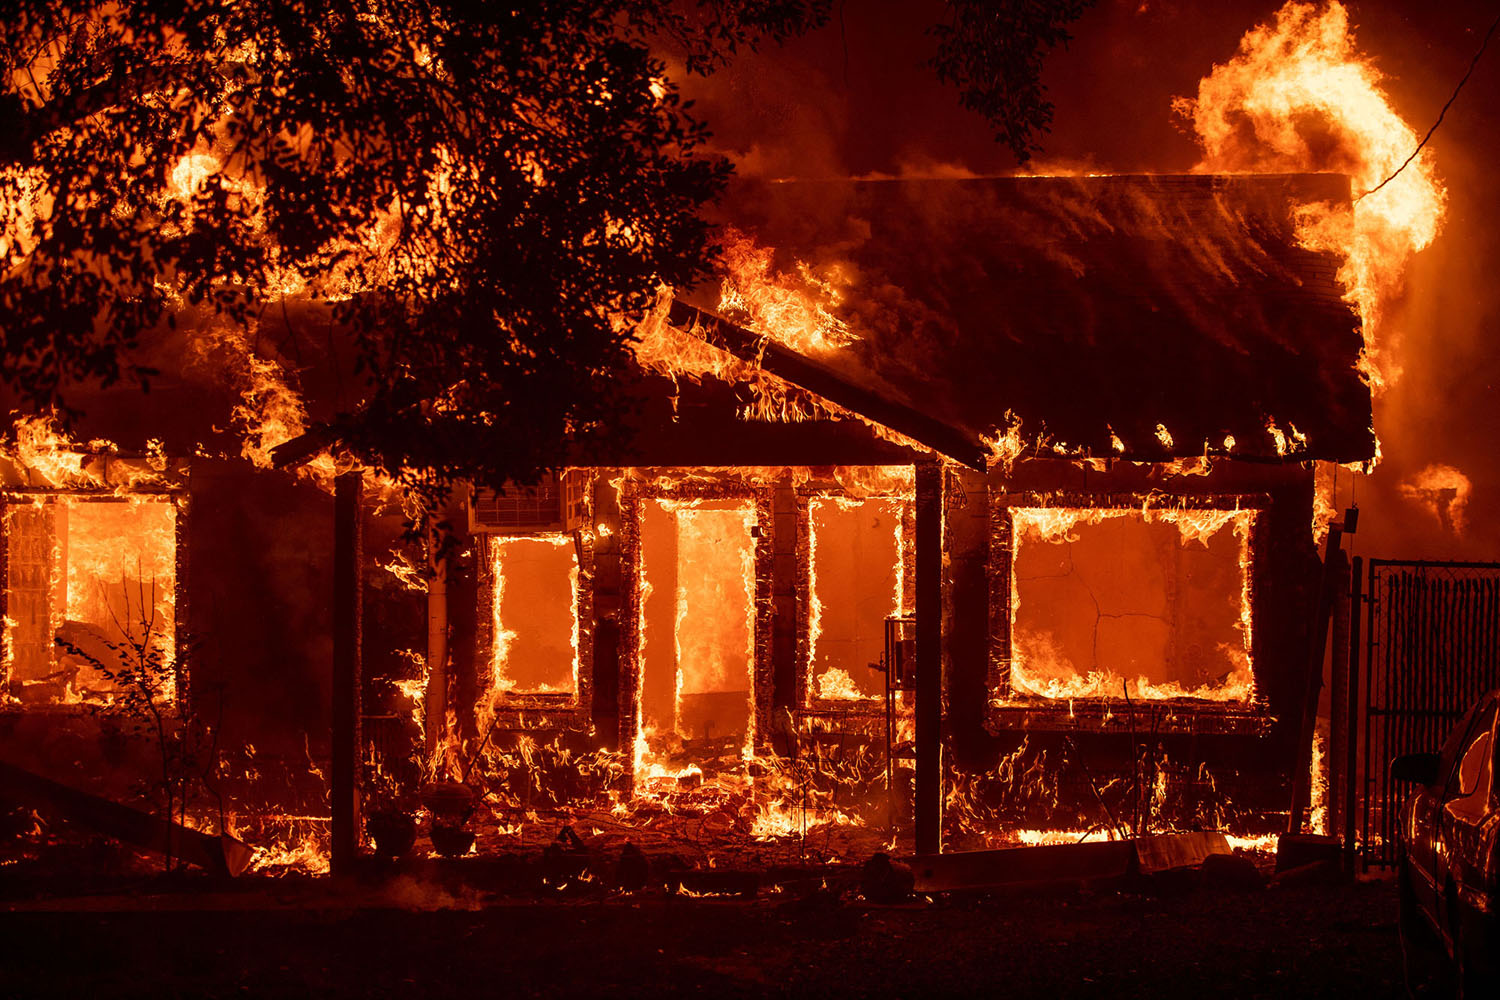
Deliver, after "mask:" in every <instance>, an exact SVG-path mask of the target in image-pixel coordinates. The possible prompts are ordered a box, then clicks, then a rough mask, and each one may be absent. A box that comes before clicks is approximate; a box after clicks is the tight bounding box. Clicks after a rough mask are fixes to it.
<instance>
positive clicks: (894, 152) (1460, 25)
mask: <svg viewBox="0 0 1500 1000" xmlns="http://www.w3.org/2000/svg"><path fill="white" fill-rule="evenodd" d="M1346 6H1347V7H1348V9H1349V12H1350V19H1351V21H1352V23H1353V25H1354V29H1355V37H1356V39H1357V40H1358V44H1359V47H1360V49H1361V50H1362V51H1364V52H1367V53H1369V54H1370V55H1372V56H1373V57H1374V59H1375V61H1376V64H1377V66H1378V67H1379V68H1380V69H1381V70H1382V71H1383V72H1384V73H1385V74H1386V75H1387V77H1388V79H1387V80H1386V84H1385V85H1386V88H1387V91H1388V93H1389V94H1390V95H1391V98H1392V100H1393V102H1394V105H1395V107H1396V110H1397V111H1398V112H1399V113H1400V114H1401V115H1402V116H1403V117H1404V118H1405V119H1406V120H1407V121H1408V123H1409V124H1411V125H1412V127H1413V128H1414V129H1415V130H1416V131H1417V132H1418V134H1422V133H1425V132H1426V130H1427V128H1428V127H1429V126H1430V125H1431V123H1432V121H1433V120H1434V118H1435V117H1436V115H1437V112H1438V110H1439V109H1440V108H1441V107H1442V104H1443V102H1444V101H1445V100H1446V99H1447V97H1448V95H1449V93H1450V92H1451V90H1452V88H1453V86H1454V84H1456V83H1457V81H1458V79H1459V78H1460V76H1462V74H1463V71H1464V69H1465V68H1466V67H1467V65H1468V62H1469V59H1470V58H1471V57H1472V55H1473V53H1474V50H1475V49H1476V48H1477V46H1478V43H1479V39H1480V38H1481V37H1482V36H1483V34H1484V31H1485V29H1486V28H1487V27H1488V26H1489V23H1490V21H1491V19H1492V18H1493V17H1494V16H1495V13H1496V6H1495V4H1494V3H1493V2H1491V3H1485V2H1480V0H1457V2H1451V3H1441V4H1436V3H1430V2H1426V3H1417V2H1385V3H1376V2H1363V3H1362V2H1358V0H1352V2H1349V3H1348V4H1347V5H1346ZM1279 7H1280V4H1279V3H1274V2H1246V0H1227V2H1226V0H1215V2H1214V3H1198V2H1187V0H1100V2H1099V3H1098V4H1097V5H1096V6H1095V8H1094V9H1092V10H1090V11H1088V12H1087V13H1085V14H1084V16H1083V18H1082V19H1081V20H1080V21H1078V22H1077V23H1076V24H1075V25H1074V28H1073V34H1074V40H1073V42H1072V44H1071V45H1070V46H1069V48H1068V49H1067V50H1066V51H1059V52H1057V53H1054V54H1053V56H1052V57H1051V58H1050V59H1049V61H1048V64H1047V69H1046V73H1045V76H1044V79H1045V81H1046V83H1047V86H1048V88H1049V91H1050V95H1049V96H1050V97H1051V99H1052V100H1053V101H1054V103H1055V104H1056V121H1055V122H1054V126H1053V130H1052V134H1051V135H1050V136H1049V137H1047V138H1046V139H1045V140H1044V146H1045V149H1044V152H1043V153H1042V154H1041V155H1040V156H1039V157H1038V162H1037V164H1036V168H1037V169H1039V170H1042V171H1045V169H1046V167H1047V166H1048V164H1053V165H1056V166H1057V167H1071V168H1079V167H1083V168H1087V169H1090V170H1094V171H1100V172H1131V171H1148V172H1172V171H1185V170H1188V169H1191V168H1192V166H1193V165H1194V164H1195V163H1196V162H1197V160H1198V149H1197V147H1196V145H1195V143H1194V141H1193V138H1192V136H1191V134H1190V133H1189V132H1188V131H1186V130H1184V128H1183V126H1182V124H1181V123H1180V122H1179V121H1178V120H1177V119H1176V118H1175V116H1174V115H1173V114H1172V111H1171V107H1170V105H1171V100H1172V98H1173V97H1175V96H1179V95H1182V96H1192V95H1193V94H1195V93H1196V91H1197V85H1198V81H1199V79H1200V78H1201V77H1202V76H1204V75H1205V74H1207V73H1208V72H1209V70H1210V69H1211V68H1212V66H1213V65H1214V63H1216V62H1224V61H1226V60H1228V59H1229V58H1230V57H1231V56H1232V55H1233V54H1234V52H1235V49H1236V47H1237V45H1238V42H1239V39H1240V37H1241V36H1242V35H1243V34H1244V33H1245V31H1246V30H1248V29H1249V28H1251V27H1252V26H1254V25H1256V24H1258V23H1261V22H1263V21H1266V20H1268V19H1270V18H1271V16H1272V15H1273V14H1274V12H1275V11H1276V10H1277V9H1278V8H1279ZM941 14H942V4H941V3H898V2H893V0H867V2H864V3H846V4H844V5H842V6H841V7H840V6H836V7H835V16H834V18H833V21H832V23H831V24H830V25H829V26H828V27H826V28H824V29H822V30H820V31H818V32H816V33H814V34H812V35H809V36H807V37H805V38H802V39H799V40H797V41H796V42H794V43H792V44H791V45H789V46H787V47H786V48H784V49H780V50H771V51H767V52H764V53H760V54H758V55H754V56H748V57H746V58H743V59H742V60H740V61H739V62H737V63H736V64H735V65H734V66H733V67H731V68H730V69H729V70H727V71H725V72H724V73H722V74H720V75H719V76H717V77H715V78H713V79H712V80H711V81H708V82H707V83H706V84H704V83H701V82H693V81H690V82H689V84H688V86H687V87H686V88H685V89H686V90H687V91H688V93H689V96H692V97H695V98H697V99H698V108H699V111H700V112H701V114H702V115H703V117H705V118H706V119H707V120H708V122H709V124H710V126H711V127H712V129H713V132H714V134H715V143H716V145H717V146H718V147H719V148H720V149H721V150H723V151H724V152H726V153H728V154H729V155H731V156H732V157H733V158H734V159H735V161H736V162H737V164H738V165H739V171H740V173H741V174H746V175H765V176H773V177H828V176H850V175H860V174H867V173H885V174H901V173H910V174H923V175H940V174H941V173H942V172H944V170H945V169H949V168H960V169H963V170H967V171H972V172H975V173H1006V172H1010V171H1012V170H1013V169H1014V162H1013V161H1012V160H1011V159H1010V157H1009V154H1008V153H1007V152H1006V150H1005V149H1003V148H1002V147H1000V146H998V145H996V144H995V143H994V142H993V141H992V140H991V138H990V133H989V131H988V129H987V127H986V125H985V123H984V122H983V121H982V120H981V119H980V118H978V117H977V116H975V115H972V114H969V113H967V112H965V111H963V110H962V109H961V108H959V107H958V104H957V97H956V92H954V91H952V90H949V89H946V88H944V87H942V86H940V85H939V84H938V83H937V81H936V79H935V78H934V77H933V75H932V74H931V72H930V71H929V70H927V69H925V68H924V67H923V65H922V63H923V62H924V61H925V60H926V59H927V58H928V57H929V56H930V55H931V53H932V50H933V42H932V40H931V39H929V38H927V37H926V36H925V34H924V31H925V28H926V27H927V26H928V25H929V24H931V23H932V22H933V21H935V20H936V19H937V18H939V17H940V16H941ZM1497 134H1500V40H1497V41H1496V42H1495V43H1493V48H1492V49H1491V50H1490V51H1489V52H1488V53H1486V55H1485V57H1484V59H1483V60H1482V61H1481V62H1480V64H1479V67H1478V68H1477V69H1476V70H1475V72H1474V75H1473V77H1472V78H1471V79H1470V81H1469V83H1468V84H1467V85H1466V87H1465V89H1464V92H1463V93H1462V95H1461V96H1460V97H1459V99H1458V101H1457V103H1456V104H1455V105H1454V107H1453V108H1452V109H1451V110H1450V111H1449V113H1448V116H1447V119H1446V120H1445V121H1444V123H1443V126H1442V127H1441V128H1440V129H1439V130H1438V132H1437V135H1436V136H1435V137H1434V139H1433V140H1432V143H1431V144H1430V147H1429V148H1431V149H1432V150H1433V153H1434V156H1435V158H1436V163H1437V170H1438V174H1439V177H1440V178H1441V180H1442V181H1443V183H1444V184H1445V185H1446V186H1447V189H1448V195H1449V206H1448V214H1447V217H1446V221H1445V224H1444V227H1443V230H1442V232H1441V233H1440V235H1439V236H1438V238H1437V241H1436V242H1435V243H1434V244H1433V245H1432V246H1431V247H1430V248H1429V249H1427V250H1426V251H1424V252H1423V253H1422V254H1420V255H1418V257H1417V258H1416V260H1415V262H1414V264H1413V266H1412V267H1411V269H1410V271H1409V273H1408V278H1407V289H1406V294H1405V297H1404V300H1403V301H1402V302H1401V303H1400V304H1399V305H1398V306H1397V308H1396V309H1395V310H1394V312H1393V314H1392V316H1391V319H1390V322H1391V323H1392V324H1393V325H1394V326H1397V327H1399V328H1400V330H1401V333H1402V335H1403V338H1404V343H1405V345H1406V346H1405V348H1404V349H1403V351H1402V361H1403V363H1404V367H1405V374H1404V376H1403V378H1402V379H1401V381H1400V382H1399V383H1398V384H1397V385H1396V386H1395V388H1394V389H1392V390H1390V391H1389V392H1388V393H1387V394H1386V396H1385V398H1384V399H1383V400H1381V401H1379V402H1377V415H1376V428H1377V430H1378V431H1379V433H1380V436H1381V438H1382V441H1383V443H1384V453H1385V463H1384V464H1383V466H1382V467H1381V469H1380V470H1379V471H1378V472H1377V473H1376V475H1375V476H1374V477H1371V478H1364V477H1361V478H1360V479H1359V481H1358V482H1357V483H1355V484H1353V485H1352V488H1353V489H1354V490H1356V491H1357V499H1358V501H1359V503H1360V506H1361V508H1362V510H1363V513H1364V518H1363V520H1362V522H1361V534H1360V537H1359V538H1358V539H1357V540H1356V543H1355V551H1356V552H1362V553H1364V554H1367V555H1380V556H1385V557H1415V556H1420V557H1432V558H1476V559H1478V558H1483V559H1500V524H1493V523H1491V521H1492V520H1493V515H1494V514H1496V513H1500V460H1497V459H1496V457H1495V452H1496V439H1497V431H1500V426H1497V425H1500V399H1497V394H1496V385H1497V384H1500V354H1497V352H1496V350H1495V349H1494V347H1493V346H1492V345H1494V344H1495V343H1496V340H1497V334H1500V282H1496V281H1495V280H1493V278H1492V277H1491V274H1492V272H1493V270H1494V267H1495V263H1496V262H1497V260H1500V252H1497V251H1500V236H1497V234H1496V232H1495V229H1494V227H1493V226H1491V225H1488V224H1487V223H1488V221H1489V220H1491V219H1495V218H1497V217H1500V179H1497V177H1496V173H1495V171H1493V170H1492V169H1491V163H1490V158H1491V156H1492V155H1493V154H1494V152H1495V151H1496V150H1495V147H1496V144H1497V143H1496V139H1495V136H1496V135H1497ZM1433 462H1441V463H1446V464H1450V465H1454V466H1457V467H1458V468H1460V469H1462V470H1463V471H1464V472H1465V473H1466V474H1467V475H1468V476H1469V478H1470V479H1471V480H1472V482H1473V494H1472V496H1471V499H1470V502H1469V505H1468V511H1467V520H1468V527H1467V530H1466V531H1465V533H1464V534H1463V535H1461V536H1455V535H1454V534H1452V533H1450V532H1447V531H1445V530H1444V529H1442V528H1441V527H1440V526H1439V525H1438V522H1437V520H1436V519H1435V518H1434V517H1432V516H1431V515H1430V514H1428V513H1427V512H1425V511H1424V510H1423V509H1422V508H1421V507H1419V506H1418V505H1416V504H1414V503H1412V502H1410V501H1408V500H1405V499H1403V498H1402V497H1401V496H1400V494H1399V492H1398V490H1397V489H1396V485H1397V483H1399V482H1400V480H1401V479H1403V478H1405V477H1408V476H1410V475H1411V474H1412V473H1413V472H1415V471H1416V470H1418V469H1421V468H1422V467H1424V466H1426V465H1427V464H1429V463H1433ZM1352 478H1353V477H1352V476H1350V475H1348V474H1346V473H1342V472H1341V473H1340V503H1345V504H1346V503H1347V502H1348V501H1349V498H1350V489H1351V479H1352Z"/></svg>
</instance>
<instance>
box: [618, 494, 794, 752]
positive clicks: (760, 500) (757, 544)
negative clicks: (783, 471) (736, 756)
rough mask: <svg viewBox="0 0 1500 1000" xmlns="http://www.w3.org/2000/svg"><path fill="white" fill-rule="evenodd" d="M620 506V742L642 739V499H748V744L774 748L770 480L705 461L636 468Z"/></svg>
mask: <svg viewBox="0 0 1500 1000" xmlns="http://www.w3.org/2000/svg"><path fill="white" fill-rule="evenodd" d="M618 488H619V505H620V583H621V591H622V593H621V601H620V658H619V684H620V690H619V713H620V720H619V724H620V746H622V747H630V746H637V737H638V736H639V735H640V720H641V702H640V698H641V673H642V668H643V663H642V656H641V652H642V648H643V647H642V642H641V632H642V626H643V622H644V611H645V602H644V600H643V588H642V586H641V583H642V579H643V575H644V573H645V567H644V565H643V559H642V553H641V523H642V517H643V515H644V511H643V510H642V507H643V505H644V504H646V503H648V502H651V501H657V500H667V501H686V502H691V501H709V502H712V501H729V502H740V503H748V504H749V505H751V506H752V507H753V509H754V512H755V523H754V525H753V526H752V528H751V539H752V541H753V542H754V546H753V548H754V565H755V580H754V590H753V599H752V601H753V605H754V609H755V616H754V662H753V663H752V664H751V679H752V683H753V685H754V688H755V690H754V698H753V702H754V714H753V716H752V718H751V725H752V728H753V730H754V731H753V733H752V734H751V736H750V739H749V741H748V742H749V743H750V744H751V745H753V746H754V748H755V749H756V751H757V752H763V751H765V750H767V749H769V747H770V739H771V731H772V728H771V720H773V718H774V715H773V711H772V698H773V691H774V683H775V677H774V664H773V658H772V652H771V646H772V627H773V608H774V597H773V590H772V585H773V584H772V564H773V545H772V530H771V525H772V524H773V520H772V496H773V493H774V487H773V486H772V485H771V484H770V483H760V482H749V481H746V479H745V477H744V475H743V474H742V473H739V472H737V471H735V470H715V469H703V468H672V469H631V470H628V472H627V474H626V475H625V477H624V478H623V479H622V480H621V481H620V482H619V487H618Z"/></svg>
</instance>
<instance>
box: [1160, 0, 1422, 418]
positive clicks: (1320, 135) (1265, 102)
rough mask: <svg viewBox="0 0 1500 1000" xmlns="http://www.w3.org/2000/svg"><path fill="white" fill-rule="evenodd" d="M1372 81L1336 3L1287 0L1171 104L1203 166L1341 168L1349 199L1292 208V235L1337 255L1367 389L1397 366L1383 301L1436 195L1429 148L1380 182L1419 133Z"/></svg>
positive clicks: (1416, 243) (1398, 280)
mask: <svg viewBox="0 0 1500 1000" xmlns="http://www.w3.org/2000/svg"><path fill="white" fill-rule="evenodd" d="M1382 80H1383V77H1382V74H1381V73H1380V71H1379V70H1378V69H1376V68H1375V65H1374V63H1373V62H1372V61H1371V60H1370V58H1369V57H1368V56H1365V55H1364V54H1363V53H1361V52H1360V51H1359V50H1358V49H1357V48H1356V46H1355V43H1354V36H1353V34H1352V32H1351V29H1350V25H1349V14H1348V11H1347V10H1345V8H1344V6H1343V4H1341V3H1338V2H1336V0H1334V2H1330V3H1328V4H1326V5H1324V6H1321V7H1319V6H1315V5H1313V4H1308V3H1288V4H1286V5H1285V6H1284V7H1282V8H1281V9H1280V10H1279V11H1278V12H1277V13H1276V17H1275V20H1274V21H1273V22H1271V23H1268V24H1262V25H1260V26H1258V27H1256V28H1254V29H1253V30H1251V31H1250V32H1249V33H1248V34H1246V35H1245V37H1244V38H1243V39H1242V40H1241V42H1240V48H1239V52H1238V53H1237V54H1236V55H1235V57H1234V58H1233V59H1231V60H1230V61H1229V62H1227V63H1225V64H1223V65H1220V66H1215V67H1214V69H1213V72H1211V73H1210V74H1209V75H1208V76H1206V77H1204V78H1203V80H1202V81H1201V82H1200V83H1199V86H1198V96H1197V98H1196V99H1192V100H1189V99H1184V98H1179V99H1178V101H1177V102H1176V104H1175V106H1176V109H1177V110H1178V112H1179V113H1181V114H1182V115H1184V116H1185V117H1187V118H1189V119H1190V120H1191V121H1192V124H1193V128H1194V130H1195V131H1196V132H1197V134H1198V139H1199V142H1200V143H1201V144H1202V146H1203V151H1204V157H1203V162H1202V163H1201V164H1200V165H1199V168H1198V169H1200V170H1202V171H1206V172H1212V173H1235V172H1247V171H1256V172H1264V171H1269V172H1278V171H1285V172H1294V171H1295V172H1303V171H1334V172H1338V173H1345V174H1348V175H1349V176H1350V177H1351V179H1352V181H1353V185H1354V192H1355V194H1356V196H1358V197H1357V199H1356V200H1355V202H1354V204H1353V206H1352V207H1344V208H1334V207H1332V206H1329V205H1323V204H1314V205H1303V206H1301V207H1300V208H1299V209H1298V210H1297V226H1298V235H1299V238H1300V240H1301V242H1302V243H1303V245H1305V246H1307V247H1309V248H1310V249H1316V250H1328V251H1334V252H1337V253H1340V254H1342V255H1343V256H1344V258H1345V263H1344V265H1343V267H1342V268H1341V269H1340V271H1339V279H1340V281H1341V282H1342V283H1343V285H1344V288H1345V292H1346V298H1347V299H1348V300H1349V301H1350V302H1351V303H1353V304H1355V306H1356V307H1357V308H1358V311H1359V315H1360V318H1361V320H1363V327H1364V335H1365V350H1364V355H1363V357H1362V358H1361V361H1360V371H1361V373H1362V374H1363V375H1364V376H1365V378H1366V379H1367V380H1368V381H1369V383H1370V385H1371V387H1372V388H1373V389H1375V390H1376V391H1379V390H1380V389H1381V388H1382V387H1383V386H1385V385H1388V384H1390V383H1392V382H1394V381H1395V380H1396V379H1397V378H1398V377H1399V376H1400V373H1401V366H1400V364H1399V362H1398V360H1397V358H1396V349H1397V347H1398V343H1397V338H1396V336H1395V334H1394V333H1393V332H1392V331H1389V330H1387V329H1385V326H1384V323H1383V318H1384V316H1383V314H1384V306H1385V305H1386V304H1387V303H1388V302H1389V301H1390V299H1391V297H1392V296H1393V295H1395V294H1396V293H1398V292H1399V291H1400V288H1401V284H1402V277H1403V274H1404V272H1405V269H1406V266H1407V264H1408V263H1409V262H1410V260H1411V257H1412V255H1413V254H1415V253H1416V252H1417V251H1419V250H1421V249H1423V248H1424V247H1426V246H1427V245H1428V244H1430V243H1431V242H1432V240H1433V238H1434V237H1435V236H1436V235H1437V232H1438V227H1439V225H1440V223H1441V220H1442V216H1443V210H1444V203H1445V200H1446V195H1445V192H1444V189H1443V186H1442V184H1441V183H1440V182H1439V181H1438V179H1437V174H1436V170H1435V168H1434V166H1433V157H1432V154H1431V153H1430V152H1429V151H1428V150H1423V151H1422V153H1421V154H1419V155H1418V156H1417V157H1416V159H1414V160H1413V161H1412V162H1411V164H1410V165H1409V166H1407V167H1406V169H1404V170H1402V171H1401V172H1400V174H1399V175H1397V176H1395V178H1394V179H1392V180H1390V181H1389V183H1385V184H1384V186H1383V187H1381V186H1380V185H1381V184H1382V183H1383V182H1385V181H1386V179H1387V178H1388V177H1391V175H1392V174H1394V173H1395V172H1396V170H1397V168H1399V167H1400V166H1401V164H1402V163H1403V162H1404V161H1405V160H1406V158H1407V157H1408V156H1410V155H1411V153H1412V151H1413V150H1415V149H1416V148H1417V144H1418V142H1419V139H1420V137H1419V136H1418V135H1417V133H1416V132H1415V131H1414V130H1413V129H1412V127H1411V126H1410V125H1408V124H1407V123H1406V122H1405V120H1403V119H1402V117H1401V116H1400V115H1399V114H1397V112H1396V111H1395V109H1394V108H1393V107H1392V106H1391V100H1390V97H1389V95H1388V94H1386V92H1385V90H1384V88H1383V87H1382ZM1377 187H1378V188H1379V190H1376V188H1377ZM1366 192H1368V193H1366Z"/></svg>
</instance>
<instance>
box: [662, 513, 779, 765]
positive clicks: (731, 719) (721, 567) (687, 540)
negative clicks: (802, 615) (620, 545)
mask: <svg viewBox="0 0 1500 1000" xmlns="http://www.w3.org/2000/svg"><path fill="white" fill-rule="evenodd" d="M755 523H756V515H755V506H754V504H753V503H751V502H750V501H747V500H717V501H714V500H693V501H674V500H648V501H646V502H645V503H643V504H642V505H641V527H640V544H641V557H642V561H641V567H642V579H643V581H644V585H643V587H642V590H643V591H644V594H643V596H642V600H641V620H640V635H641V649H640V670H641V679H640V722H639V730H638V731H639V733H640V738H641V739H642V740H644V741H645V742H646V743H647V745H648V747H649V749H650V750H651V751H654V752H656V753H661V752H663V751H666V750H669V749H670V748H671V747H673V746H675V745H677V744H679V743H680V744H682V745H684V746H694V747H696V748H698V749H699V750H700V752H707V753H709V754H713V755H723V754H725V753H733V752H737V751H739V750H741V749H744V748H751V747H753V746H754V742H755V669H754V665H755V539H754V537H753V536H752V531H753V529H754V528H755Z"/></svg>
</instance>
